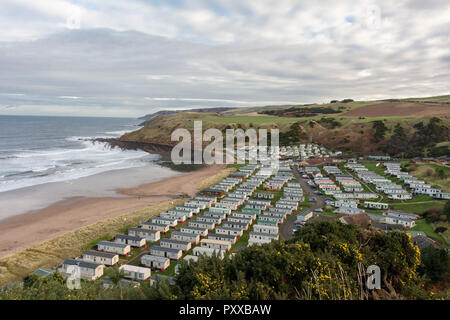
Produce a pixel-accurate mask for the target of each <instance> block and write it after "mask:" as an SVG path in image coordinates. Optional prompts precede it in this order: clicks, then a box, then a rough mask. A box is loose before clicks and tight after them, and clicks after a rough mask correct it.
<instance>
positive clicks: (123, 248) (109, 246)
mask: <svg viewBox="0 0 450 320" xmlns="http://www.w3.org/2000/svg"><path fill="white" fill-rule="evenodd" d="M97 249H98V250H99V251H105V252H111V253H117V254H120V255H122V256H126V257H128V254H129V253H130V251H131V246H130V245H129V244H123V243H117V242H111V241H100V242H99V243H98V244H97Z"/></svg>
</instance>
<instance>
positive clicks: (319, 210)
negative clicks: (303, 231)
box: [314, 208, 323, 212]
mask: <svg viewBox="0 0 450 320" xmlns="http://www.w3.org/2000/svg"><path fill="white" fill-rule="evenodd" d="M314 212H323V209H320V208H318V209H314Z"/></svg>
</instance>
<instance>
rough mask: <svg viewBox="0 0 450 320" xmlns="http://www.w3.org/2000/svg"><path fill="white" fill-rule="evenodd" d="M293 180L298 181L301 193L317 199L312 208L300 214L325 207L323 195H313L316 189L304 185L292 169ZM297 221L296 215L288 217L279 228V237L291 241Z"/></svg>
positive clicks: (303, 181)
mask: <svg viewBox="0 0 450 320" xmlns="http://www.w3.org/2000/svg"><path fill="white" fill-rule="evenodd" d="M292 171H293V173H294V176H295V178H296V179H297V180H298V182H299V183H300V185H301V186H302V189H303V193H304V194H307V195H308V196H309V197H310V198H311V197H315V198H316V199H317V201H316V202H312V206H311V207H309V208H307V209H306V210H304V211H302V212H307V211H312V210H314V209H318V208H322V207H324V206H325V197H324V196H323V195H317V194H315V193H314V191H315V190H316V189H313V188H311V187H310V186H309V184H307V183H306V181H305V179H304V178H302V176H301V175H300V174H299V173H298V171H297V169H295V168H294V169H292ZM296 220H297V214H294V215H292V216H290V217H289V218H288V219H287V220H286V221H285V222H284V223H283V224H282V225H281V228H280V234H281V237H282V238H283V239H284V240H288V239H291V238H292V237H293V235H292V229H294V226H295V221H296Z"/></svg>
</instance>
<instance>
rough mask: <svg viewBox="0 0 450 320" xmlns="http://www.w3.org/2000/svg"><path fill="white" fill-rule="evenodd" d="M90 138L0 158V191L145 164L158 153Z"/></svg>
mask: <svg viewBox="0 0 450 320" xmlns="http://www.w3.org/2000/svg"><path fill="white" fill-rule="evenodd" d="M69 138H72V139H75V137H69ZM84 138H86V137H84ZM90 139H91V138H89V139H87V138H86V140H80V148H67V149H64V148H59V149H49V150H39V151H27V152H20V153H17V154H14V155H11V156H8V157H7V158H6V157H5V158H4V159H1V158H0V176H1V177H2V178H1V179H2V184H1V185H0V192H3V191H9V190H14V189H18V188H23V187H29V186H33V185H38V184H43V183H47V182H58V181H66V180H72V179H78V178H82V177H86V176H90V175H94V174H97V173H102V172H105V171H110V170H117V169H126V168H132V167H139V166H144V165H146V164H148V163H149V162H151V161H153V160H155V159H157V157H158V156H157V155H151V154H148V153H146V152H144V151H140V150H122V149H120V148H111V147H110V145H109V144H107V143H103V142H96V141H92V140H90ZM2 169H3V170H2Z"/></svg>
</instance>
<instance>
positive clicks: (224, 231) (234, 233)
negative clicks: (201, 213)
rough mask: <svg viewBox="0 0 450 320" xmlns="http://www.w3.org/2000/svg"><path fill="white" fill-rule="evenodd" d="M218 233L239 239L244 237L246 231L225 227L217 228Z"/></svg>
mask: <svg viewBox="0 0 450 320" xmlns="http://www.w3.org/2000/svg"><path fill="white" fill-rule="evenodd" d="M216 233H218V234H227V235H232V236H237V237H238V238H239V237H241V236H242V234H243V233H244V231H243V230H242V229H234V228H225V227H217V228H216Z"/></svg>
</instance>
